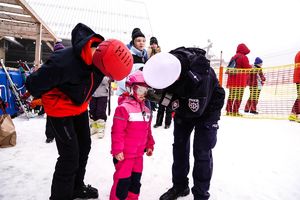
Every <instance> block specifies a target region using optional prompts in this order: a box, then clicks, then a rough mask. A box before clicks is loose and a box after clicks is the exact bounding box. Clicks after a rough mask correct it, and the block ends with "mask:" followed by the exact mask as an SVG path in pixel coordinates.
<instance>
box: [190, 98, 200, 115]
mask: <svg viewBox="0 0 300 200" xmlns="http://www.w3.org/2000/svg"><path fill="white" fill-rule="evenodd" d="M188 106H189V108H190V109H191V111H193V112H197V111H198V110H199V99H189V103H188Z"/></svg>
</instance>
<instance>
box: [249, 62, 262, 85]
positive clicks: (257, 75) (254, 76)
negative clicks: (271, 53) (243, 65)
mask: <svg viewBox="0 0 300 200" xmlns="http://www.w3.org/2000/svg"><path fill="white" fill-rule="evenodd" d="M249 73H250V75H249V79H248V85H249V86H254V87H255V86H258V85H263V82H264V81H266V78H265V76H264V74H263V71H262V68H261V67H259V66H256V65H255V66H254V68H253V69H251V70H250V71H249ZM258 81H260V83H258Z"/></svg>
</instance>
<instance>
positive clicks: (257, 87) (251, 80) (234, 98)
mask: <svg viewBox="0 0 300 200" xmlns="http://www.w3.org/2000/svg"><path fill="white" fill-rule="evenodd" d="M297 67H298V66H297ZM299 67H300V66H299ZM294 69H295V65H294V64H290V65H284V66H275V67H263V68H262V69H261V70H259V68H255V69H253V68H252V69H228V68H225V67H224V68H223V67H221V68H219V67H218V68H214V70H215V71H216V73H217V76H218V77H219V80H220V83H221V84H222V86H223V87H224V89H225V92H226V99H225V104H224V107H223V110H222V114H224V115H233V116H242V117H249V118H269V119H288V117H289V116H290V114H291V112H292V109H295V106H296V109H299V104H300V100H299V102H298V103H297V102H296V103H295V101H296V99H300V97H299V84H298V86H297V85H296V84H295V83H294V71H295V70H294ZM295 76H300V74H295ZM262 79H264V80H262ZM297 87H298V91H297ZM294 104H295V105H294ZM293 106H294V108H293Z"/></svg>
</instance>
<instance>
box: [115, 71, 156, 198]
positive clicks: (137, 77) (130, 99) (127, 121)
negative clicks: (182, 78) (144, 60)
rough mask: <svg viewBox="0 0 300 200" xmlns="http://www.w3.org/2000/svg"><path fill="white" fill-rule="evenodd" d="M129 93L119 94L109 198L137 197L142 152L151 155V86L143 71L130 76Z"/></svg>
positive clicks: (127, 83) (141, 167)
mask: <svg viewBox="0 0 300 200" xmlns="http://www.w3.org/2000/svg"><path fill="white" fill-rule="evenodd" d="M126 86H127V89H128V90H129V92H128V93H124V94H123V95H122V96H120V97H119V100H118V103H119V105H118V106H117V108H116V111H115V115H114V118H113V125H112V131H111V138H112V149H111V153H112V155H113V157H114V158H113V161H114V165H115V169H116V171H115V173H114V177H113V178H114V183H113V186H112V188H111V192H110V200H125V199H127V200H134V199H135V200H137V199H138V197H139V193H140V187H141V183H140V180H141V176H142V171H143V155H144V152H146V155H147V156H151V155H152V152H153V146H154V140H153V137H152V133H151V118H152V117H151V113H150V110H149V108H147V107H146V106H145V102H144V101H145V96H146V94H147V90H148V86H147V85H146V83H145V81H144V78H143V74H142V72H141V71H140V70H138V71H136V72H134V73H133V74H131V75H129V76H128V78H127V81H126Z"/></svg>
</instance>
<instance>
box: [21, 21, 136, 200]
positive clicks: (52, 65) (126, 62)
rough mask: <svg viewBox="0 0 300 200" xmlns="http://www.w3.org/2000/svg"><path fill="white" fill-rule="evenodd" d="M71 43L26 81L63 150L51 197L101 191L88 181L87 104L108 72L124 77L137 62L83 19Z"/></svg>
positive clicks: (89, 195)
mask: <svg viewBox="0 0 300 200" xmlns="http://www.w3.org/2000/svg"><path fill="white" fill-rule="evenodd" d="M71 42H72V46H71V47H68V48H65V49H62V50H59V51H56V52H54V53H53V54H52V55H51V56H50V58H49V59H48V60H47V61H46V62H45V63H44V64H43V65H42V67H40V68H39V69H38V70H37V71H35V72H34V73H32V74H31V75H30V76H29V77H28V78H27V80H26V88H27V89H28V91H29V93H30V94H31V95H32V96H34V97H37V98H39V97H41V98H42V102H43V105H44V108H45V112H46V114H47V116H48V120H49V121H50V123H51V126H52V128H53V133H54V137H55V142H56V147H57V151H58V154H59V157H58V159H57V162H56V166H55V171H54V174H53V179H52V186H51V196H50V200H70V199H76V198H82V199H90V198H98V196H99V195H98V190H97V189H96V188H94V187H92V186H91V185H86V184H85V183H84V176H85V172H86V165H87V161H88V156H89V152H90V149H91V137H90V127H89V116H88V111H87V108H88V103H89V100H90V98H91V96H92V94H93V93H94V91H95V90H96V88H97V87H98V86H99V84H100V83H101V81H102V79H103V77H104V76H109V77H110V78H111V79H116V80H121V79H123V78H124V77H126V76H127V75H128V74H129V72H130V71H131V68H132V64H133V60H132V56H131V54H130V52H129V50H128V49H127V47H126V46H125V44H123V43H122V42H120V41H119V40H115V39H110V40H104V38H103V37H102V36H101V35H99V34H96V33H95V32H94V31H93V30H92V29H91V28H89V27H88V26H86V25H84V24H82V23H78V24H77V25H76V26H75V27H74V29H73V30H72V39H71Z"/></svg>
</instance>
